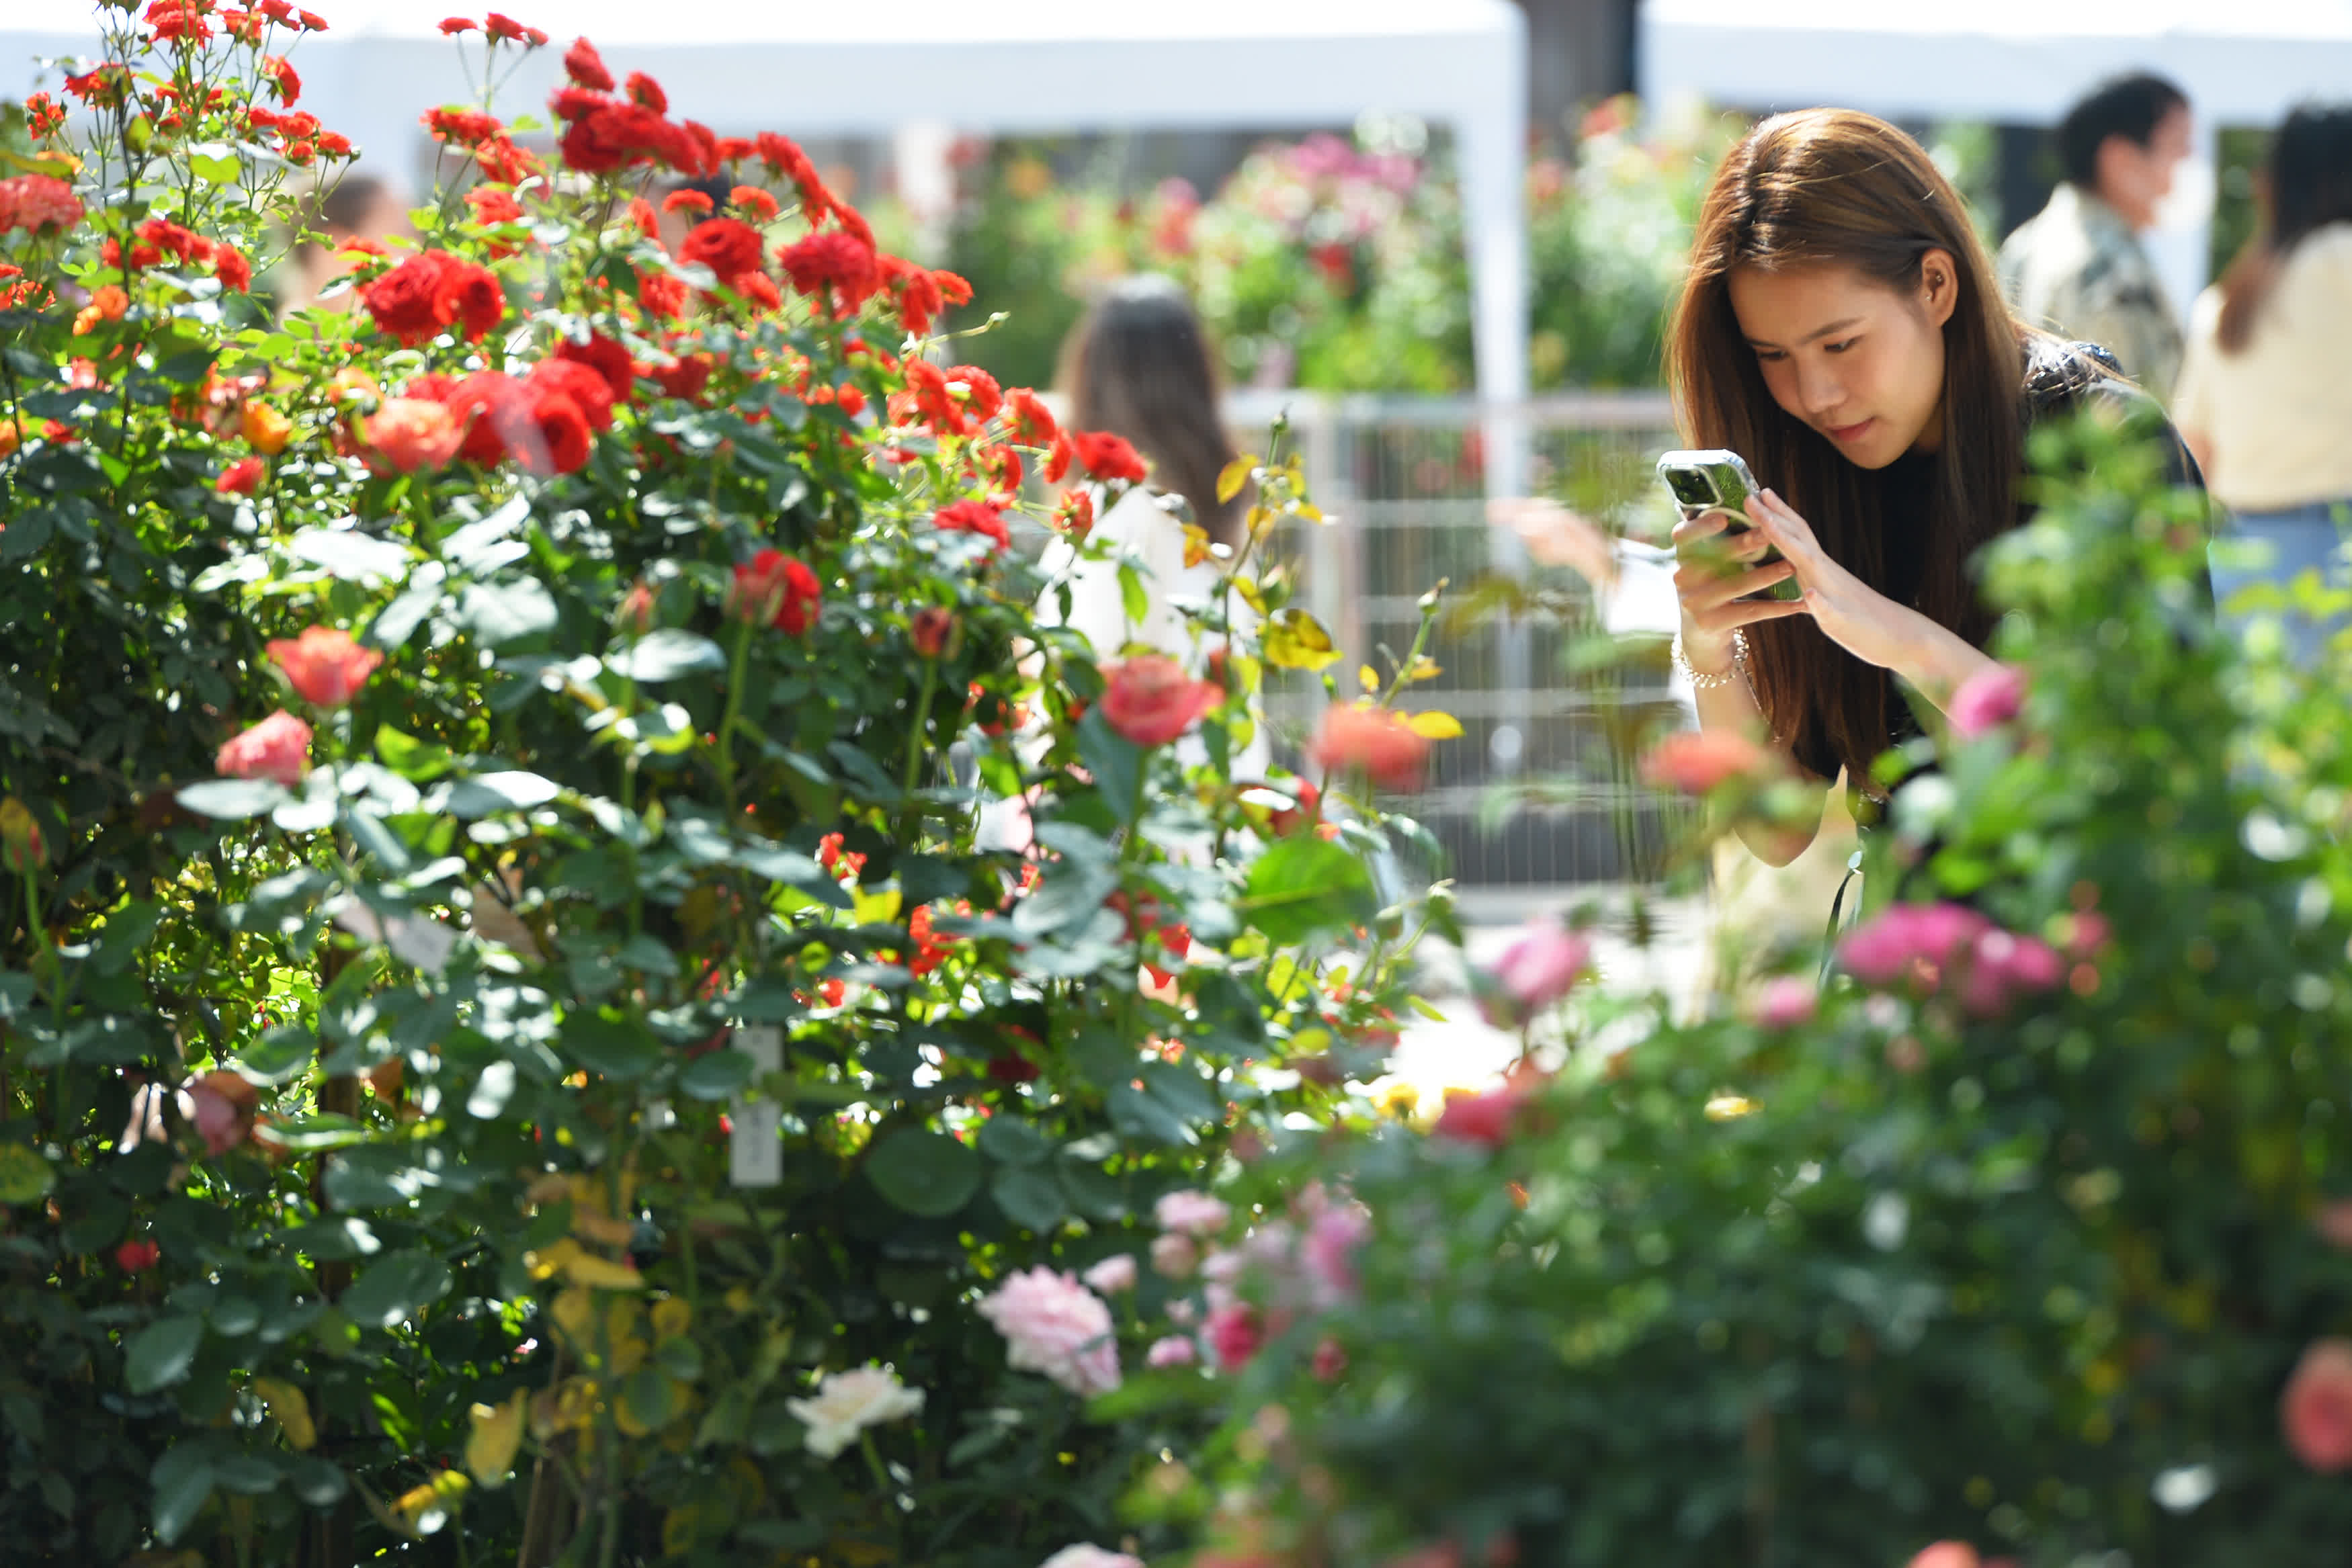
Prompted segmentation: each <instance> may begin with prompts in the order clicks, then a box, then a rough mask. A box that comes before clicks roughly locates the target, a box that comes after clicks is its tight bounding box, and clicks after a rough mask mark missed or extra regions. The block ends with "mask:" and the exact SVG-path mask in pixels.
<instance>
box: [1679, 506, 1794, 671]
mask: <svg viewBox="0 0 2352 1568" xmlns="http://www.w3.org/2000/svg"><path fill="white" fill-rule="evenodd" d="M1733 520H1734V519H1733V517H1732V515H1731V514H1730V513H1728V512H1726V511H1723V510H1721V509H1720V508H1717V509H1716V510H1713V511H1706V512H1701V513H1699V514H1698V515H1697V516H1696V517H1685V518H1684V519H1683V520H1682V521H1681V522H1678V523H1676V524H1675V532H1674V540H1675V561H1676V564H1675V596H1676V597H1677V598H1678V599H1680V600H1681V601H1682V610H1683V656H1684V657H1685V658H1686V659H1688V660H1689V661H1690V663H1691V667H1692V668H1693V669H1696V670H1697V671H1698V672H1699V673H1700V674H1715V673H1716V672H1717V671H1720V670H1727V669H1729V668H1730V667H1731V652H1732V633H1733V632H1737V631H1738V630H1739V629H1740V628H1741V627H1743V626H1753V625H1755V624H1756V623H1757V622H1759V621H1777V620H1780V618H1781V617H1782V616H1786V615H1802V614H1804V613H1806V609H1807V607H1806V605H1805V603H1804V601H1802V600H1795V599H1755V598H1750V597H1749V595H1751V594H1759V593H1762V592H1763V591H1765V590H1766V589H1768V588H1770V587H1771V586H1772V585H1773V584H1774V583H1776V582H1785V581H1787V580H1789V579H1790V578H1791V577H1793V576H1795V575H1796V570H1797V569H1796V568H1795V567H1793V566H1790V564H1789V563H1788V562H1787V561H1785V560H1769V561H1768V560H1764V559H1763V558H1764V556H1765V554H1766V553H1767V552H1768V551H1769V550H1770V549H1771V548H1772V547H1771V546H1770V545H1769V544H1768V543H1766V542H1765V540H1764V537H1763V536H1762V534H1760V533H1759V532H1758V531H1757V530H1756V529H1754V528H1742V529H1740V530H1738V531H1737V532H1730V533H1727V528H1729V526H1730V524H1731V523H1732V521H1733ZM1759 562H1761V564H1759Z"/></svg>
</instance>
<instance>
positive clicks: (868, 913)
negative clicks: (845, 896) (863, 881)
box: [849, 887, 904, 925]
mask: <svg viewBox="0 0 2352 1568" xmlns="http://www.w3.org/2000/svg"><path fill="white" fill-rule="evenodd" d="M849 896H850V913H851V914H853V915H856V917H857V924H859V925H889V924H891V923H892V922H893V921H895V920H897V919H898V905H899V904H901V903H902V902H904V901H903V899H902V898H901V896H900V894H899V893H898V889H897V888H895V887H886V888H883V889H881V890H880V891H878V892H875V893H868V892H866V890H865V889H864V888H853V889H851V890H850V895H849Z"/></svg>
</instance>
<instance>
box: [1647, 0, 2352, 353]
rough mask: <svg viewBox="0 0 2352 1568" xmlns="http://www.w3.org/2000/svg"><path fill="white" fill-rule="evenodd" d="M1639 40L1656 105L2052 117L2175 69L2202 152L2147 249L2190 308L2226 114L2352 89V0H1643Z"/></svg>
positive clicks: (2270, 112)
mask: <svg viewBox="0 0 2352 1568" xmlns="http://www.w3.org/2000/svg"><path fill="white" fill-rule="evenodd" d="M1638 52H1639V58H1640V60H1641V78H1642V79H1641V90H1642V93H1643V97H1644V98H1647V99H1652V100H1653V101H1656V100H1659V99H1664V98H1671V97H1673V96H1675V95H1676V94H1680V93H1696V94H1698V95H1700V96H1702V97H1704V98H1706V99H1709V100H1710V101H1713V102H1717V103H1722V104H1727V105H1731V106H1734V107H1737V108H1740V109H1750V110H1785V109H1801V108H1808V107H1811V106H1813V105H1819V104H1835V105H1838V106H1840V107H1843V108H1848V109H1860V110H1868V111H1870V112H1871V113H1874V114H1880V115H1884V116H1885V117H1887V118H1889V119H1906V120H2002V121H2009V122H2012V123H2022V124H2054V123H2056V121H2057V120H2058V119H2059V117H2060V116H2061V115H2063V113H2064V112H2065V110H2066V107H2067V106H2068V105H2069V104H2070V103H2072V102H2073V101H2074V99H2077V98H2079V97H2080V96H2081V95H2082V94H2083V92H2084V89H2087V88H2089V87H2090V86H2092V85H2093V84H2094V83H2095V82H2097V81H2099V80H2100V79H2102V78H2105V77H2110V76H2114V75H2116V74H2117V73H2119V72H2122V71H2128V70H2152V71H2156V72H2158V73H2160V74H2161V75H2164V76H2166V77H2168V78H2171V79H2172V80H2174V81H2176V82H2178V83H2179V84H2180V86H2181V88H2182V89H2183V90H2184V91H2186V92H2187V93H2188V94H2189V101H2190V104H2191V106H2192V108H2193V110H2194V113H2195V118H2196V125H2197V139H2198V162H2196V163H2194V164H2192V165H2191V167H2190V168H2189V170H2188V171H2186V172H2185V176H2186V177H2185V178H2184V179H2183V180H2182V181H2181V182H2180V186H2181V193H2182V195H2184V196H2185V197H2186V198H2188V199H2185V200H2181V201H2178V202H2176V203H2174V204H2172V210H2170V211H2168V214H2167V221H2166V222H2165V223H2164V224H2163V225H2161V226H2160V227H2159V228H2158V231H2157V233H2156V234H2155V235H2151V236H2150V250H2151V252H2152V253H2153V255H2154V256H2155V257H2156V260H2157V263H2158V267H2160V268H2161V269H2162V271H2163V273H2164V276H2165V281H2166V284H2167V286H2168V288H2169V289H2170V290H2171V293H2172V296H2173V303H2174V304H2175V306H2176V307H2178V308H2179V309H2181V310H2182V311H2184V312H2185V311H2186V310H2187V308H2188V307H2189V302H2190V300H2191V299H2192V298H2194V296H2195V294H2196V291H2197V289H2198V288H2199V287H2202V285H2203V283H2204V281H2205V272H2206V250H2207V232H2208V227H2209V220H2210V194H2211V189H2212V187H2211V177H2212V163H2213V137H2214V131H2215V129H2216V127H2217V126H2220V125H2257V126H2270V125H2274V124H2276V123H2277V122H2278V121H2279V120H2281V119H2283V118H2284V116H2285V114H2286V111H2287V110H2289V109H2290V108H2292V107H2293V106H2294V104H2295V103H2296V102H2298V101H2299V100H2301V99H2305V98H2313V97H2328V98H2335V99H2343V98H2347V97H2352V0H2234V3H2232V4H2218V3H2216V0H2057V3H2053V0H1976V3H1974V4H1971V5H1939V6H1902V5H1886V4H1885V3H1884V0H1782V3H1780V4H1778V5H1769V6H1766V5H1756V4H1754V0H1645V4H1644V5H1643V8H1642V16H1641V38H1640V46H1639V51H1638ZM2012 215H2024V214H2012Z"/></svg>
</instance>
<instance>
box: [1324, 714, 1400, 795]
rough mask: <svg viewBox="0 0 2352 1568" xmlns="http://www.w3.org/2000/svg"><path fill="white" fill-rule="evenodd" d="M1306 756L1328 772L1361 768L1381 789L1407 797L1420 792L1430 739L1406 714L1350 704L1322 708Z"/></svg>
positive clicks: (1341, 771)
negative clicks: (1321, 714) (1409, 794)
mask: <svg viewBox="0 0 2352 1568" xmlns="http://www.w3.org/2000/svg"><path fill="white" fill-rule="evenodd" d="M1307 755H1308V756H1310V757H1312V758H1314V759H1315V765H1316V766H1317V767H1318V768H1322V769H1323V771H1324V772H1325V773H1327V774H1343V773H1349V772H1352V771H1354V770H1355V769H1357V768H1361V769H1362V770H1363V771H1364V773H1365V774H1366V775H1367V776H1369V777H1370V779H1371V781H1372V782H1373V783H1375V784H1377V785H1379V786H1380V787H1381V789H1389V790H1394V791H1397V792H1399V793H1405V792H1410V791H1412V790H1414V789H1419V788H1421V776H1422V768H1423V766H1424V765H1425V764H1426V763H1427V762H1428V760H1429V740H1428V738H1427V737H1424V736H1423V735H1422V734H1420V733H1419V732H1418V731H1416V730H1415V729H1414V728H1413V727H1412V720H1410V719H1408V718H1406V717H1405V716H1403V715H1402V714H1400V713H1396V712H1393V711H1391V710H1390V709H1388V708H1382V707H1368V706H1354V705H1349V706H1339V707H1332V708H1327V709H1325V710H1324V714H1323V727H1322V728H1321V729H1320V730H1318V732H1317V733H1316V737H1315V743H1314V744H1313V745H1312V746H1310V747H1308V748H1307Z"/></svg>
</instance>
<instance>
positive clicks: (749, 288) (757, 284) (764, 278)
mask: <svg viewBox="0 0 2352 1568" xmlns="http://www.w3.org/2000/svg"><path fill="white" fill-rule="evenodd" d="M727 287H730V288H731V289H733V290H734V291H735V292H736V293H738V294H740V295H741V296H742V297H743V298H744V299H745V300H746V301H747V302H748V303H750V304H751V306H752V307H753V308H757V309H761V310H774V309H777V308H780V307H782V304H783V302H784V297H783V296H782V294H779V293H777V292H776V280H775V279H774V278H772V277H769V276H768V275H767V274H766V273H764V272H739V273H737V274H736V275H735V276H734V277H730V278H729V279H727Z"/></svg>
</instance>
